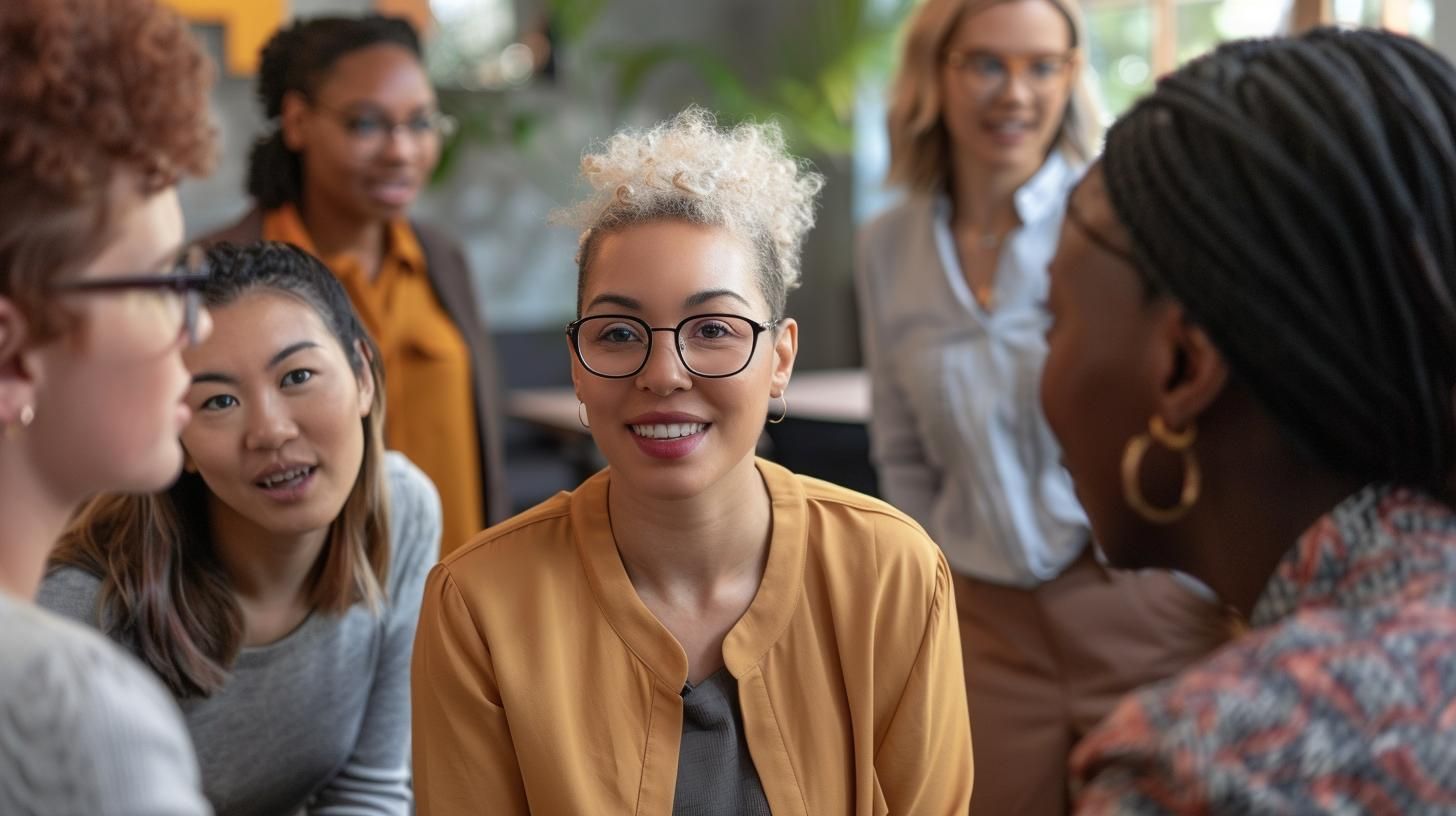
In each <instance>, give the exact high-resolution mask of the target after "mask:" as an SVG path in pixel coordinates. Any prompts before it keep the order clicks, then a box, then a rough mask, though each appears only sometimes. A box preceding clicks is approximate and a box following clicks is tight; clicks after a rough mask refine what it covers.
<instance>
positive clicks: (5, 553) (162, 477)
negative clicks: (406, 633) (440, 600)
mask: <svg viewBox="0 0 1456 816" xmlns="http://www.w3.org/2000/svg"><path fill="white" fill-rule="evenodd" d="M210 84H211V68H210V66H209V65H208V62H207V59H206V57H205V56H204V55H203V53H202V52H201V50H200V49H199V47H198V45H197V43H196V42H195V41H194V40H193V39H192V37H191V36H190V34H189V33H188V31H187V27H186V25H185V24H184V23H183V22H182V21H181V20H180V19H178V18H177V16H176V15H174V14H172V13H171V12H168V11H165V10H163V9H162V8H160V7H159V6H158V5H157V4H156V3H155V2H153V0H5V2H4V3H3V4H0V110H3V111H4V112H5V115H4V116H3V117H0V201H3V202H5V205H4V208H3V210H0V519H4V526H3V528H0V813H6V814H12V813H88V814H111V813H127V814H133V813H146V814H152V815H154V816H156V815H162V814H199V813H207V812H209V811H208V806H207V804H206V802H205V801H204V800H203V798H202V796H201V793H200V791H199V787H198V779H197V763H196V760H195V758H194V757H193V755H192V749H191V746H190V744H189V742H188V739H187V736H186V732H185V731H184V730H183V727H182V722H181V719H180V717H179V716H178V712H177V709H176V706H175V705H174V704H173V703H172V701H171V699H170V698H169V697H168V696H167V694H166V692H165V691H164V690H163V689H162V688H161V686H160V685H159V684H158V683H157V681H156V680H155V679H154V678H153V677H152V676H151V675H150V674H149V673H148V672H147V671H146V670H145V669H143V668H142V667H141V666H140V665H139V664H137V663H136V662H135V661H133V660H132V659H131V658H129V657H127V656H125V655H124V654H123V653H122V652H121V651H120V650H119V649H117V648H116V647H115V646H113V645H111V644H110V643H109V642H107V641H106V640H105V639H104V638H103V637H102V636H100V635H99V634H97V633H95V632H92V631H90V630H88V629H85V628H84V627H81V626H78V625H73V624H70V623H67V622H64V621H62V620H61V619H59V618H57V617H54V616H52V615H50V614H47V613H45V612H42V611H40V610H39V609H37V608H36V607H35V605H34V603H33V599H34V596H35V592H36V589H37V587H38V585H39V584H40V580H41V576H42V573H43V571H44V569H45V563H46V557H47V555H49V553H50V550H51V547H52V544H53V542H54V541H55V540H56V537H57V536H58V535H59V533H60V532H61V530H62V528H63V527H64V526H65V524H66V521H67V519H68V518H69V517H70V516H71V515H72V514H73V513H74V512H75V510H76V509H77V507H79V506H80V504H81V503H82V501H83V500H84V499H86V497H88V496H90V495H92V494H95V493H98V492H102V491H154V490H158V489H161V488H163V487H165V486H166V485H167V484H168V483H170V482H171V481H172V480H173V479H174V478H176V476H177V474H178V472H179V470H180V468H181V465H182V451H181V447H180V445H179V444H178V441H177V436H178V432H179V431H180V430H181V428H182V426H183V425H184V424H185V423H186V421H187V419H188V417H189V412H188V409H187V408H186V406H185V405H183V403H182V401H181V400H182V397H183V395H184V394H185V393H186V389H187V386H188V382H189V377H188V374H187V370H186V369H185V368H184V367H183V365H182V349H183V348H184V347H186V346H187V345H188V344H189V343H191V342H195V341H196V340H197V339H198V338H200V337H203V336H205V335H206V334H207V333H208V331H210V329H211V323H210V321H209V318H208V316H207V313H206V311H205V310H203V309H201V308H200V307H199V306H198V302H197V299H196V296H195V287H196V286H197V285H199V284H200V282H201V281H202V280H203V279H204V278H205V276H204V275H203V274H202V273H201V272H200V270H199V269H198V268H197V267H196V266H193V265H189V264H188V263H187V262H185V261H184V262H183V263H180V264H179V263H178V262H177V258H178V257H179V256H178V254H177V251H176V248H177V245H178V243H179V242H180V241H181V239H182V213H181V209H180V207H179V206H178V202H177V195H176V191H175V185H176V183H177V180H178V178H179V177H180V176H182V175H184V174H192V175H196V174H200V173H203V172H205V171H206V170H207V169H208V168H209V166H210V164H211V161H212V155H213V142H214V134H213V129H212V126H211V124H210V123H209V120H208V116H207V90H208V87H209V86H210ZM188 257H189V258H192V259H195V258H196V257H198V256H197V255H195V254H192V255H189V256H188Z"/></svg>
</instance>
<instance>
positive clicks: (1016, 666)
mask: <svg viewBox="0 0 1456 816" xmlns="http://www.w3.org/2000/svg"><path fill="white" fill-rule="evenodd" d="M954 583H955V593H956V608H957V611H958V613H959V616H960V627H961V647H962V648H961V653H962V656H963V658H964V661H965V670H966V696H967V698H968V700H969V703H970V712H971V737H972V741H973V743H974V753H975V762H976V785H975V790H974V792H973V793H972V797H971V813H972V814H974V816H1062V814H1065V813H1067V812H1068V810H1069V808H1070V803H1069V796H1068V791H1067V757H1068V755H1069V754H1070V753H1071V751H1072V747H1073V746H1074V745H1076V743H1077V741H1078V740H1079V739H1081V738H1082V736H1083V735H1085V734H1086V733H1087V732H1088V731H1089V730H1090V729H1091V728H1092V727H1093V726H1095V725H1096V724H1097V723H1098V722H1099V721H1100V720H1101V719H1102V718H1103V717H1105V716H1106V715H1107V714H1108V713H1109V712H1110V711H1111V710H1112V708H1113V706H1114V705H1115V704H1116V703H1117V701H1118V699H1119V698H1120V697H1122V695H1123V694H1125V693H1126V692H1128V691H1130V690H1132V689H1134V688H1136V687H1138V686H1141V685H1144V684H1146V683H1149V682H1152V681H1155V680H1160V679H1163V678H1165V677H1169V676H1172V675H1174V674H1176V673H1178V672H1179V671H1180V670H1182V669H1183V668H1184V667H1185V666H1187V665H1188V664H1190V663H1192V662H1193V661H1196V660H1198V659H1199V658H1200V657H1203V656H1204V655H1206V654H1208V653H1209V652H1210V651H1212V650H1213V649H1214V648H1216V647H1217V646H1219V645H1220V644H1221V643H1223V642H1224V641H1225V640H1227V638H1228V636H1229V633H1230V632H1231V628H1230V619H1229V617H1228V615H1227V614H1226V613H1224V612H1223V610H1222V609H1221V607H1220V606H1219V605H1217V604H1216V603H1214V602H1213V601H1212V600H1209V599H1206V598H1204V597H1201V596H1199V595H1197V594H1196V593H1194V592H1193V591H1192V590H1191V589H1189V588H1188V587H1187V586H1186V585H1185V584H1183V583H1181V582H1179V581H1178V580H1177V579H1176V578H1174V577H1173V576H1172V575H1171V574H1170V573H1166V572H1157V571H1147V572H1128V571H1123V570H1113V569H1109V568H1107V567H1105V566H1103V565H1102V564H1101V563H1099V562H1098V561H1097V560H1096V559H1095V558H1094V557H1093V555H1092V548H1091V547H1088V548H1087V551H1086V552H1085V553H1084V554H1083V555H1082V556H1081V557H1080V558H1078V559H1077V560H1076V561H1075V562H1073V563H1072V565H1071V566H1069V567H1068V568H1067V569H1066V571H1065V572H1063V573H1062V574H1061V575H1059V576H1057V577H1056V578H1054V579H1052V580H1051V581H1048V582H1047V583H1045V584H1042V585H1040V586H1038V587H1035V588H1033V589H1017V588H1013V587H1006V586H1001V585H999V584H992V583H987V582H985V581H979V580H976V579H974V578H968V577H966V576H963V575H956V576H954Z"/></svg>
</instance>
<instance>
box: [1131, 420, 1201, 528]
mask: <svg viewBox="0 0 1456 816" xmlns="http://www.w3.org/2000/svg"><path fill="white" fill-rule="evenodd" d="M1197 438H1198V429H1197V428H1195V427H1193V426H1192V425H1190V426H1189V427H1188V430H1186V431H1182V432H1174V431H1171V430H1169V429H1168V426H1167V424H1166V423H1164V422H1163V418H1162V417H1160V416H1158V415H1156V414H1154V415H1153V417H1152V419H1150V420H1148V432H1147V433H1144V434H1138V435H1137V436H1134V437H1133V438H1132V439H1129V440H1128V441H1127V447H1126V448H1125V449H1123V452H1122V496H1123V499H1124V500H1125V501H1126V502H1127V505H1128V506H1129V507H1131V508H1132V509H1133V511H1134V512H1136V513H1137V514H1138V515H1140V516H1142V517H1143V518H1144V519H1146V520H1147V521H1149V522H1151V523H1153V524H1172V523H1173V522H1175V521H1177V520H1179V519H1181V518H1183V517H1184V516H1186V515H1187V514H1188V511H1189V510H1192V509H1193V505H1195V504H1197V503H1198V495H1199V492H1200V491H1201V490H1202V489H1203V475H1202V473H1201V472H1200V471H1199V469H1198V459H1197V457H1195V456H1194V455H1193V442H1194V440H1195V439H1197ZM1154 442H1157V443H1158V444H1160V445H1162V446H1163V447H1165V448H1167V449H1168V450H1170V451H1172V452H1173V453H1178V454H1182V456H1183V492H1182V493H1181V494H1180V495H1179V496H1178V504H1177V505H1176V506H1173V507H1154V506H1153V505H1152V503H1151V502H1149V501H1148V500H1147V499H1146V498H1144V496H1143V491H1142V488H1141V487H1140V486H1139V484H1138V474H1139V473H1141V472H1142V466H1143V457H1145V456H1147V453H1148V449H1149V448H1151V447H1152V446H1153V443H1154Z"/></svg>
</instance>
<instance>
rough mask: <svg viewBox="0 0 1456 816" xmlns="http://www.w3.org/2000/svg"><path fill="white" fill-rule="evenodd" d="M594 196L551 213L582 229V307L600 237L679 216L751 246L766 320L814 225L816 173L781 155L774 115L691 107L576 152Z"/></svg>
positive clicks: (819, 183)
mask: <svg viewBox="0 0 1456 816" xmlns="http://www.w3.org/2000/svg"><path fill="white" fill-rule="evenodd" d="M581 176H582V178H583V179H584V180H585V181H586V182H587V183H588V184H590V185H591V188H592V194H591V195H590V196H589V197H588V198H587V199H586V200H584V201H582V202H580V203H579V204H577V205H576V206H575V207H572V208H571V209H569V210H566V211H563V212H561V213H558V214H557V216H556V220H557V221H559V222H564V223H568V224H571V225H574V226H577V227H578V228H580V229H581V230H582V232H581V238H580V239H579V242H578V247H577V255H576V264H577V284H576V311H577V315H578V316H579V315H580V314H581V300H582V292H583V290H584V286H585V282H586V272H587V267H588V266H589V265H590V264H591V261H592V258H593V256H594V253H595V250H596V247H597V244H598V240H599V239H600V238H601V236H603V235H609V234H611V233H614V232H619V231H621V230H623V229H626V228H627V227H630V226H632V225H634V224H643V223H648V222H652V221H664V220H675V221H686V222H688V223H691V224H701V225H704V226H712V227H722V228H724V229H726V230H728V231H729V232H730V233H732V234H734V235H737V236H740V237H741V238H743V239H744V240H746V241H747V242H748V244H749V246H751V247H753V251H754V254H755V256H756V260H757V265H758V283H759V288H760V290H761V291H762V292H763V296H764V300H766V301H767V302H768V305H769V308H770V309H771V310H772V316H771V317H772V318H778V317H780V316H782V315H783V312H784V302H785V301H786V300H787V299H788V294H789V291H790V290H792V289H794V288H796V287H797V286H798V285H799V278H800V272H799V255H800V250H801V248H802V246H803V243H804V236H805V235H806V234H807V233H808V232H809V228H810V227H812V226H814V198H815V196H816V195H818V193H819V190H820V189H821V188H823V186H824V177H823V176H821V175H819V174H818V173H816V172H814V171H813V170H812V169H811V168H810V167H809V165H808V163H807V162H805V161H802V160H800V159H797V158H795V157H793V156H791V155H789V153H788V151H787V150H786V149H785V147H784V137H783V133H782V132H781V131H780V130H779V127H778V125H776V124H773V123H761V124H760V123H749V124H741V125H738V126H736V127H733V128H720V127H718V123H717V120H716V119H715V118H714V116H713V114H711V113H709V112H708V111H706V110H703V109H702V108H699V107H691V108H688V109H687V110H685V111H683V112H682V113H679V114H678V115H677V116H675V117H673V118H672V119H671V120H669V121H667V122H663V123H662V124H659V125H658V126H656V127H654V128H652V129H651V130H646V131H640V130H624V131H620V132H618V133H617V134H616V135H614V136H612V138H611V139H609V140H608V141H607V142H606V144H604V145H602V147H601V149H600V151H599V152H590V153H588V154H587V155H586V156H584V157H582V160H581Z"/></svg>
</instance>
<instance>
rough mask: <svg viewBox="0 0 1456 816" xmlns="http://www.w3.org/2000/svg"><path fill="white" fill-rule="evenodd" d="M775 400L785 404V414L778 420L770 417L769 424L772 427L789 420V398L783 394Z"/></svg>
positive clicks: (779, 416) (780, 415)
mask: <svg viewBox="0 0 1456 816" xmlns="http://www.w3.org/2000/svg"><path fill="white" fill-rule="evenodd" d="M774 399H776V400H778V401H780V402H782V403H783V404H784V412H783V413H781V414H779V415H778V417H777V418H775V417H769V418H768V424H770V425H777V424H779V423H780V422H783V421H784V420H786V419H788V418H789V398H788V397H786V396H784V395H783V394H779V395H778V396H777V397H774Z"/></svg>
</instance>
